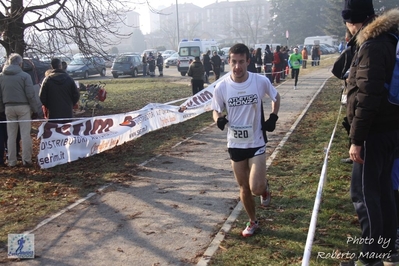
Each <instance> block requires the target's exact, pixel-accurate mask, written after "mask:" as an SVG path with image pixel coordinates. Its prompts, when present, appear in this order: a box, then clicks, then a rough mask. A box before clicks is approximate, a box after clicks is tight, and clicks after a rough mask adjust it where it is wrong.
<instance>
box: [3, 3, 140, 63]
mask: <svg viewBox="0 0 399 266" xmlns="http://www.w3.org/2000/svg"><path fill="white" fill-rule="evenodd" d="M24 2H25V3H26V6H24ZM0 4H1V6H0V8H1V9H2V10H1V9H0V32H1V39H0V44H1V45H2V46H3V47H4V48H5V50H6V53H7V55H9V54H10V53H18V54H21V55H24V54H25V53H28V52H29V53H36V54H42V55H43V54H46V55H49V54H50V55H54V54H55V53H65V52H66V51H68V50H71V49H72V47H73V46H76V47H77V48H78V49H79V51H80V52H81V53H83V54H86V55H87V54H99V55H105V54H106V49H108V48H110V47H112V46H115V44H117V43H118V40H120V39H121V38H124V37H125V38H126V37H129V36H130V35H131V32H132V31H133V29H131V31H130V32H125V31H124V32H123V33H121V27H123V26H126V27H127V24H126V14H127V12H129V11H131V9H130V8H128V7H129V1H125V0H36V1H23V0H1V1H0Z"/></svg>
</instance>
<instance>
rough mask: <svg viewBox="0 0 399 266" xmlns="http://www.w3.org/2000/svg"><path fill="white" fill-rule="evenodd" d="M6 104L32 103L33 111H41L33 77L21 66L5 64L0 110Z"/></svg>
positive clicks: (1, 85)
mask: <svg viewBox="0 0 399 266" xmlns="http://www.w3.org/2000/svg"><path fill="white" fill-rule="evenodd" d="M5 105H30V108H31V110H32V112H34V113H38V111H39V110H38V106H39V105H38V103H37V101H36V98H35V90H34V89H33V82H32V78H31V76H30V75H29V74H28V73H25V72H24V71H22V69H21V67H20V66H17V65H8V66H5V67H4V68H3V72H2V73H0V112H4V111H5Z"/></svg>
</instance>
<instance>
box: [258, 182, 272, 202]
mask: <svg viewBox="0 0 399 266" xmlns="http://www.w3.org/2000/svg"><path fill="white" fill-rule="evenodd" d="M271 199H272V193H271V192H270V188H269V183H267V184H266V190H265V192H264V193H263V194H262V195H261V196H260V205H262V206H263V207H267V206H269V205H270V201H271Z"/></svg>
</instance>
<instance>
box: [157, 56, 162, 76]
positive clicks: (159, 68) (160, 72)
mask: <svg viewBox="0 0 399 266" xmlns="http://www.w3.org/2000/svg"><path fill="white" fill-rule="evenodd" d="M157 66H158V71H159V76H160V77H163V56H162V53H160V52H159V53H158V57H157Z"/></svg>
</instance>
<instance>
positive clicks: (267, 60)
mask: <svg viewBox="0 0 399 266" xmlns="http://www.w3.org/2000/svg"><path fill="white" fill-rule="evenodd" d="M263 65H264V71H265V75H266V77H267V78H268V79H269V80H270V82H272V81H273V80H272V65H273V52H272V51H271V50H270V46H269V45H266V48H265V53H264V56H263Z"/></svg>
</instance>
